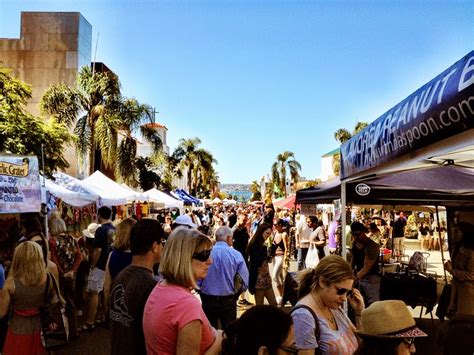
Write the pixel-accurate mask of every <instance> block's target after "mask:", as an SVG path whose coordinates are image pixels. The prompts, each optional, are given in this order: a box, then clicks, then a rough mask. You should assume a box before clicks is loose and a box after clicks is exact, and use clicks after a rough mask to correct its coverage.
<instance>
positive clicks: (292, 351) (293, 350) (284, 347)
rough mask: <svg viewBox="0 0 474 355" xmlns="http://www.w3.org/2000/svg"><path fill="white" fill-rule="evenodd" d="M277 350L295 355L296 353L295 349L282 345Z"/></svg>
mask: <svg viewBox="0 0 474 355" xmlns="http://www.w3.org/2000/svg"><path fill="white" fill-rule="evenodd" d="M278 348H279V349H281V350H283V351H286V352H287V353H289V354H297V353H298V349H296V348H289V347H287V346H283V345H282V346H279V347H278Z"/></svg>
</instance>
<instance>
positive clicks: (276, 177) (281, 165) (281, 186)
mask: <svg viewBox="0 0 474 355" xmlns="http://www.w3.org/2000/svg"><path fill="white" fill-rule="evenodd" d="M287 169H288V170H289V175H290V177H291V180H292V182H293V185H294V186H296V183H297V182H298V177H299V170H301V165H300V163H299V162H298V161H296V160H295V155H294V153H293V152H289V151H285V152H283V153H281V154H278V155H277V157H276V162H274V163H273V165H272V180H273V183H274V184H275V186H276V190H277V191H279V193H278V194H279V196H285V197H286V196H287V193H286V186H285V185H286V177H287Z"/></svg>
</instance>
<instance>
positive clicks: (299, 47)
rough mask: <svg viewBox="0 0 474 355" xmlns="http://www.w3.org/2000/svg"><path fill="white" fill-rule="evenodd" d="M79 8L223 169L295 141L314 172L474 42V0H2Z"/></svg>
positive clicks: (242, 175)
mask: <svg viewBox="0 0 474 355" xmlns="http://www.w3.org/2000/svg"><path fill="white" fill-rule="evenodd" d="M21 11H79V12H81V13H82V15H83V16H84V17H85V18H86V19H87V20H88V21H89V23H90V24H91V25H92V28H93V48H92V53H94V49H95V41H96V38H97V33H98V32H99V33H100V35H99V42H98V48H97V61H101V62H104V63H106V65H107V66H109V67H110V68H111V69H112V70H113V71H114V72H116V73H117V74H118V75H119V77H120V80H121V84H122V87H123V90H122V91H123V94H124V95H126V96H129V97H135V98H136V99H138V100H139V101H140V102H143V103H147V104H150V105H152V106H155V107H156V109H157V110H158V111H159V115H158V116H157V121H158V122H160V123H163V124H164V125H166V126H167V127H168V129H169V131H168V145H169V146H170V147H171V149H173V148H174V147H176V145H177V143H178V140H179V139H180V138H191V137H199V138H200V139H201V140H202V147H203V148H206V149H208V150H210V151H211V152H212V153H213V155H214V156H215V158H216V159H217V160H218V162H219V163H218V165H217V166H216V168H217V171H218V174H219V176H220V180H221V182H223V183H250V182H251V181H253V180H256V179H260V177H261V176H263V175H264V174H268V173H270V168H271V165H272V163H273V162H274V161H275V158H276V156H277V155H278V154H279V153H281V152H283V151H285V150H289V151H292V152H294V153H295V157H296V159H297V160H298V161H299V162H300V163H301V165H302V171H301V175H302V176H304V177H306V178H311V179H313V178H315V177H316V176H318V175H319V174H320V171H321V155H323V154H325V153H327V152H329V151H331V150H333V149H335V148H337V147H338V142H336V141H335V140H334V132H335V131H336V130H337V129H338V128H347V129H349V130H352V128H353V127H354V125H355V123H356V121H367V122H372V121H373V120H375V119H376V118H377V117H379V116H380V115H382V114H383V113H384V112H386V111H387V110H388V109H390V108H391V107H393V106H394V105H395V104H397V103H398V102H400V101H401V100H402V99H404V98H405V97H407V96H408V95H410V94H411V93H412V92H413V91H415V90H416V89H417V88H419V87H420V86H422V85H423V84H425V83H426V82H428V81H429V80H430V79H432V78H433V77H435V76H436V75H437V74H439V73H440V72H442V71H443V70H444V69H446V68H447V67H449V66H450V65H451V64H453V63H454V62H456V61H457V60H458V59H460V58H461V57H463V56H464V55H465V54H467V53H468V52H469V51H471V50H472V49H473V47H474V46H473V44H474V21H473V19H474V2H472V1H416V0H409V1H224V0H222V1H198V0H195V1H158V0H157V1H131V0H130V1H123V0H113V1H101V0H95V1H92V0H73V1H44V0H35V1H29V0H22V1H18V0H17V1H10V0H0V37H7V38H14V37H19V32H20V12H21Z"/></svg>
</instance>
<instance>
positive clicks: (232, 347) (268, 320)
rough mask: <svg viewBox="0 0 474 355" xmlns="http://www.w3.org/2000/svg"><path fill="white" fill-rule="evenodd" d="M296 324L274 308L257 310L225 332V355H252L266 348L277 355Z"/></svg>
mask: <svg viewBox="0 0 474 355" xmlns="http://www.w3.org/2000/svg"><path fill="white" fill-rule="evenodd" d="M292 324H293V322H292V319H291V316H290V314H288V313H286V312H284V311H282V310H281V309H278V308H276V307H272V306H267V305H265V306H255V307H252V308H250V309H249V310H248V311H246V312H245V313H244V314H243V315H242V316H241V317H240V318H239V319H238V320H235V321H233V322H232V323H230V324H229V325H228V326H227V328H226V329H225V330H224V339H223V341H222V354H224V355H253V354H257V353H258V349H259V348H260V347H261V346H265V347H266V348H267V349H268V352H269V353H270V354H275V353H276V352H277V349H278V347H280V346H281V345H282V344H283V343H284V342H285V339H286V338H287V337H288V333H289V332H290V329H291V326H292Z"/></svg>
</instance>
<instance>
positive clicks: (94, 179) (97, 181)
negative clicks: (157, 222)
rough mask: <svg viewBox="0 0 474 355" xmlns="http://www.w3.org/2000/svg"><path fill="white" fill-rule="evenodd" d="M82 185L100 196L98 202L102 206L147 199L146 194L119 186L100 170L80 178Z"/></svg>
mask: <svg viewBox="0 0 474 355" xmlns="http://www.w3.org/2000/svg"><path fill="white" fill-rule="evenodd" d="M82 185H83V186H85V187H86V188H87V189H89V190H92V191H93V192H94V193H96V194H97V195H99V196H100V200H99V204H100V205H102V206H119V205H124V204H126V203H127V202H130V201H146V200H147V198H146V196H143V195H142V194H140V193H139V192H136V191H133V190H130V189H128V188H125V187H123V186H121V185H120V184H118V183H116V182H115V181H113V180H112V179H109V178H108V177H107V176H105V175H104V174H102V173H101V172H100V171H96V172H94V174H92V175H91V176H89V177H87V178H85V179H84V180H82Z"/></svg>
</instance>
